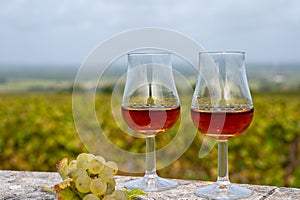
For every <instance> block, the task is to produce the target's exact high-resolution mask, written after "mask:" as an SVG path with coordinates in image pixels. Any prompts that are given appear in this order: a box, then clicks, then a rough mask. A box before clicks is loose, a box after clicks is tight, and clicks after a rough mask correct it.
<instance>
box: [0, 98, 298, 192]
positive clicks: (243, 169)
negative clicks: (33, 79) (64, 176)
mask: <svg viewBox="0 0 300 200" xmlns="http://www.w3.org/2000/svg"><path fill="white" fill-rule="evenodd" d="M253 100H254V104H255V115H254V120H253V123H252V125H251V126H250V128H249V129H248V130H247V131H246V132H245V133H244V134H242V135H241V136H239V137H237V138H235V139H232V140H230V141H229V172H230V178H231V181H232V182H238V183H250V184H262V185H277V186H292V187H300V179H299V177H300V168H299V167H298V166H300V115H299V113H298V109H299V107H300V101H299V100H300V94H299V93H254V94H253ZM110 102H111V101H110V96H109V95H108V94H105V93H103V94H99V96H98V97H97V105H96V109H97V108H101V109H97V115H98V119H102V120H101V122H100V124H101V127H102V128H103V130H104V131H105V133H106V134H108V137H109V138H110V139H111V140H112V141H113V142H114V143H116V144H117V145H118V146H119V147H121V148H123V149H127V150H130V151H134V152H143V151H145V142H144V139H133V138H132V137H131V136H130V135H126V134H122V136H120V129H119V128H118V127H116V124H115V123H112V122H111V121H110V120H109V119H110V118H111V116H112V113H111V111H110ZM185 117H189V116H185ZM176 126H178V125H176ZM175 128H176V127H175ZM186 131H194V127H186ZM0 133H1V136H0V152H1V153H0V168H1V169H12V170H39V171H55V164H56V163H57V162H58V161H59V160H60V159H61V158H62V157H64V156H67V157H69V158H70V159H74V158H75V157H76V155H77V154H79V153H80V152H86V149H85V147H84V146H83V144H82V143H81V141H80V139H79V137H78V135H77V132H76V129H75V126H74V122H73V117H72V96H71V94H70V93H60V94H58V93H45V94H42V93H38V94H34V93H32V94H27V93H26V94H2V95H1V96H0ZM175 134H176V132H174V133H173V132H172V131H171V132H168V133H166V134H162V135H160V136H158V138H157V143H158V144H157V147H158V148H160V147H162V146H164V145H165V144H167V143H168V142H170V141H171V140H172V137H173V136H174V135H175ZM202 141H203V136H202V135H201V134H200V133H198V135H197V137H196V138H195V140H194V142H193V143H192V145H191V146H190V148H189V149H188V150H187V151H186V152H185V153H184V154H183V156H182V157H181V158H180V159H178V160H177V161H175V162H174V163H173V164H172V165H170V166H168V167H166V168H164V169H161V170H159V174H160V175H161V176H163V177H170V178H184V179H197V180H209V181H215V179H216V176H217V145H216V146H215V147H214V148H213V150H212V151H211V152H210V153H209V154H208V155H207V156H205V157H204V158H202V159H200V158H198V152H199V149H200V147H201V145H202ZM297 177H298V178H297Z"/></svg>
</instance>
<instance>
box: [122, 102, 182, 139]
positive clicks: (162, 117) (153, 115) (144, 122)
mask: <svg viewBox="0 0 300 200" xmlns="http://www.w3.org/2000/svg"><path fill="white" fill-rule="evenodd" d="M122 115H123V118H124V120H125V121H126V123H127V124H128V125H129V127H130V128H132V129H133V130H135V131H137V132H139V133H143V134H145V135H156V134H159V133H162V132H165V131H166V130H168V129H170V128H171V127H172V126H173V125H174V124H175V123H176V121H177V120H178V118H179V115H180V107H170V108H165V109H159V108H125V107H122Z"/></svg>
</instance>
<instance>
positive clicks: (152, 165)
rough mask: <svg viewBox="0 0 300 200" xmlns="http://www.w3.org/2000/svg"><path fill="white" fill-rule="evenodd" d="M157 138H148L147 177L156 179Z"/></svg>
mask: <svg viewBox="0 0 300 200" xmlns="http://www.w3.org/2000/svg"><path fill="white" fill-rule="evenodd" d="M155 148H156V147H155V136H147V137H146V173H145V177H147V178H148V179H149V178H154V177H156V176H157V174H156V152H155Z"/></svg>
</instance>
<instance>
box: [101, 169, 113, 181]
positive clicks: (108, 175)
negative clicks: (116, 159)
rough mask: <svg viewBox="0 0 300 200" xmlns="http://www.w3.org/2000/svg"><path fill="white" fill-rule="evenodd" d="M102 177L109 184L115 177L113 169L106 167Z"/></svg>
mask: <svg viewBox="0 0 300 200" xmlns="http://www.w3.org/2000/svg"><path fill="white" fill-rule="evenodd" d="M100 176H101V178H102V179H103V180H104V181H106V182H109V181H110V180H111V179H112V178H113V176H114V172H113V169H111V168H109V167H107V166H106V165H105V166H104V169H103V170H102V172H101V174H100Z"/></svg>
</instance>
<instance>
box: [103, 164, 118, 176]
mask: <svg viewBox="0 0 300 200" xmlns="http://www.w3.org/2000/svg"><path fill="white" fill-rule="evenodd" d="M105 165H106V166H107V167H109V168H111V169H112V170H113V174H117V172H118V164H117V163H115V162H114V161H107V162H106V163H105Z"/></svg>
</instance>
